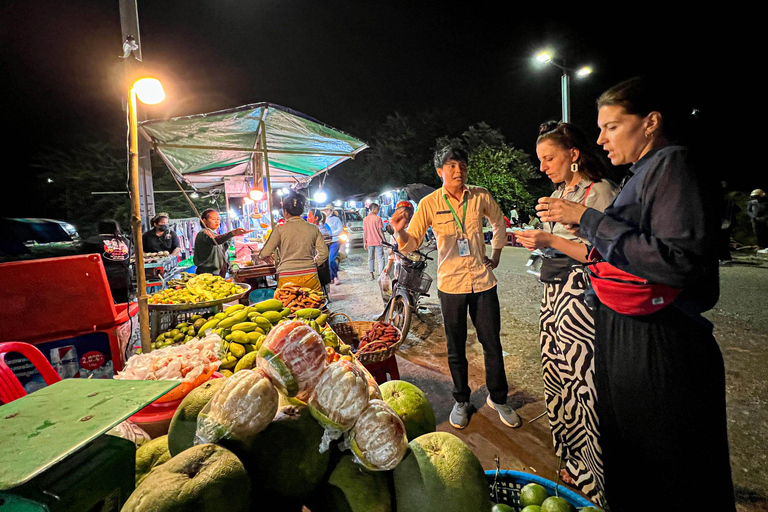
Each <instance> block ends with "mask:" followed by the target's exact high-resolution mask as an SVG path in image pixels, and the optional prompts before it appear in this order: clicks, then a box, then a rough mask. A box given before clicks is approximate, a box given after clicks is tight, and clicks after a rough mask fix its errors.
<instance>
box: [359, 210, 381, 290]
mask: <svg viewBox="0 0 768 512" xmlns="http://www.w3.org/2000/svg"><path fill="white" fill-rule="evenodd" d="M368 208H369V210H368V215H367V216H366V217H365V219H363V247H365V248H366V249H367V250H368V270H369V271H370V272H371V281H373V280H374V279H376V276H375V274H374V273H373V259H374V257H375V258H376V271H377V272H378V273H379V274H381V272H382V271H383V270H384V246H383V245H382V244H381V242H382V240H384V237H383V235H382V232H383V231H384V222H383V221H382V220H381V217H379V205H378V204H376V203H371V205H370V206H369V207H368Z"/></svg>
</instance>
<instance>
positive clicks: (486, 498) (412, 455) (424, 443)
mask: <svg viewBox="0 0 768 512" xmlns="http://www.w3.org/2000/svg"><path fill="white" fill-rule="evenodd" d="M408 446H409V448H410V450H409V452H408V453H407V454H406V456H405V458H403V460H402V461H401V462H400V464H398V465H397V467H396V468H395V469H394V472H393V476H394V482H395V497H396V500H397V506H396V509H397V511H398V512H489V511H490V510H491V498H490V495H489V492H488V483H487V481H486V478H485V472H484V471H483V467H482V466H481V465H480V461H479V460H477V457H476V456H475V454H474V453H472V450H470V449H469V447H468V446H467V445H466V444H464V442H463V441H462V440H461V439H459V438H458V437H456V436H455V435H453V434H449V433H447V432H432V433H430V434H424V435H423V436H419V437H417V438H416V439H414V440H413V441H411V442H410V443H409V444H408Z"/></svg>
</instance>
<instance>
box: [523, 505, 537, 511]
mask: <svg viewBox="0 0 768 512" xmlns="http://www.w3.org/2000/svg"><path fill="white" fill-rule="evenodd" d="M520 512H541V507H540V506H538V505H528V506H527V507H525V508H524V509H523V510H521V511H520Z"/></svg>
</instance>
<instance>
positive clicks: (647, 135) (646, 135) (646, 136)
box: [645, 132, 653, 139]
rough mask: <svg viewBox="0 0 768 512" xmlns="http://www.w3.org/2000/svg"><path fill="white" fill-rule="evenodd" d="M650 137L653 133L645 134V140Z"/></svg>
mask: <svg viewBox="0 0 768 512" xmlns="http://www.w3.org/2000/svg"><path fill="white" fill-rule="evenodd" d="M651 137H653V132H645V138H646V139H650V138H651Z"/></svg>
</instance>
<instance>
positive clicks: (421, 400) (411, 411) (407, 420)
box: [379, 380, 436, 441]
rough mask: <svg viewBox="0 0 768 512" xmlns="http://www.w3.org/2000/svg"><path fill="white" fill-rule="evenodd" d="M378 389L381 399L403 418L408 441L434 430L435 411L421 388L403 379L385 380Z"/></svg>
mask: <svg viewBox="0 0 768 512" xmlns="http://www.w3.org/2000/svg"><path fill="white" fill-rule="evenodd" d="M379 389H380V390H381V396H382V399H383V400H384V401H385V402H386V403H387V405H388V406H390V407H391V408H392V409H393V410H394V411H395V412H396V413H397V415H398V416H400V419H401V420H403V425H405V433H406V435H407V436H408V441H413V440H414V439H416V438H417V437H419V436H421V435H424V434H429V433H430V432H434V431H435V428H436V421H435V411H434V410H433V409H432V404H430V403H429V400H427V395H425V394H424V392H423V391H422V390H420V389H419V388H417V387H416V386H414V385H413V384H411V383H410V382H405V381H404V380H390V381H387V382H385V383H384V384H382V385H381V386H379Z"/></svg>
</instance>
